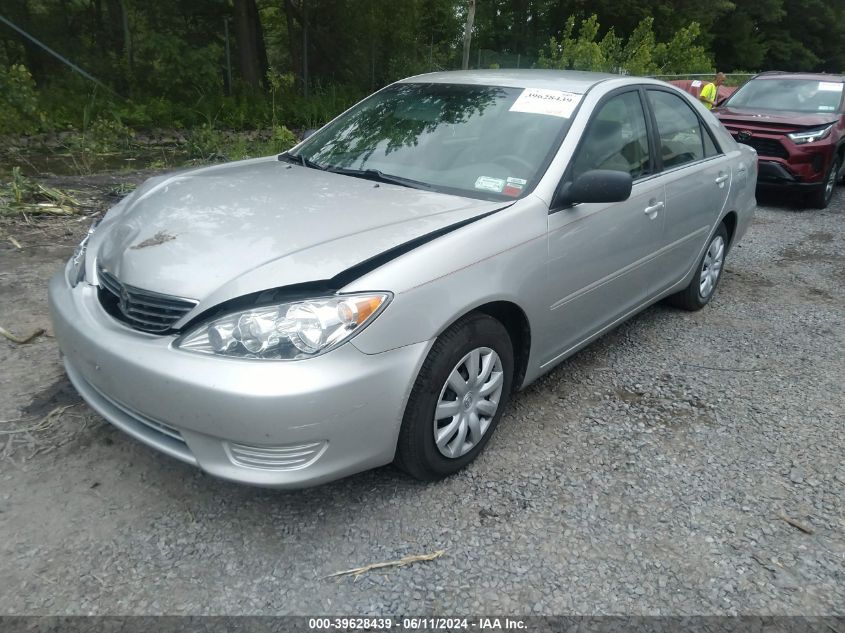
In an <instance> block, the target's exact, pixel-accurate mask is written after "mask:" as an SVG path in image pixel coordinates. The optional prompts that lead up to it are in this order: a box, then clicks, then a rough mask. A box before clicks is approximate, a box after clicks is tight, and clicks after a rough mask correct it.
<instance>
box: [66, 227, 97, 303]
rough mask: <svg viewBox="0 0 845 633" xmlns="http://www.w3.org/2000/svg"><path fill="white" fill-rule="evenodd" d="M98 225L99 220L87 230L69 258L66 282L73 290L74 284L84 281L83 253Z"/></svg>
mask: <svg viewBox="0 0 845 633" xmlns="http://www.w3.org/2000/svg"><path fill="white" fill-rule="evenodd" d="M99 223H100V220H94V222H93V223H92V224H91V226H90V227H89V228H88V232H87V233H86V234H85V237H83V238H82V241H81V242H80V243H79V246H77V247H76V248H75V249H74V251H73V256H72V257H71V258H70V271H69V273H68V281H69V282H70V285H71V287H74V288H75V287H76V284H78V283H79V282H80V281H82V280H83V279H85V251H86V250H87V249H88V240H90V239H91V236H92V235H93V234H94V231H95V230H96V229H97V225H98V224H99Z"/></svg>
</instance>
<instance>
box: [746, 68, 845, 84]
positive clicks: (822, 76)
mask: <svg viewBox="0 0 845 633" xmlns="http://www.w3.org/2000/svg"><path fill="white" fill-rule="evenodd" d="M752 79H754V80H757V79H810V80H814V81H830V82H845V75H829V74H827V73H789V72H785V71H779V70H772V71H769V72H765V73H760V74H759V75H757V76H755V77H752Z"/></svg>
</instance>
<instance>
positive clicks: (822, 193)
mask: <svg viewBox="0 0 845 633" xmlns="http://www.w3.org/2000/svg"><path fill="white" fill-rule="evenodd" d="M841 164H842V163H841V160H840V158H839V157H838V156H835V157H834V158H833V161H832V162H831V163H830V169H828V170H827V174H825V177H824V184H823V185H821V186H820V187H819V188H818V189H816V190H815V191H813V193H811V194H810V204H811V205H812V206H814V207H815V208H816V209H826V208H827V205H829V204H830V201H831V199H832V198H833V191H834V189H836V181H837V180H838V178H837V176H838V175H839V167H840V165H841Z"/></svg>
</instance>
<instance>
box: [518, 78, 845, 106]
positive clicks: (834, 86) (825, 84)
mask: <svg viewBox="0 0 845 633" xmlns="http://www.w3.org/2000/svg"><path fill="white" fill-rule="evenodd" d="M843 85H844V84H841V83H839V82H837V81H820V82H819V90H826V91H827V92H842V86H843ZM511 109H513V108H511Z"/></svg>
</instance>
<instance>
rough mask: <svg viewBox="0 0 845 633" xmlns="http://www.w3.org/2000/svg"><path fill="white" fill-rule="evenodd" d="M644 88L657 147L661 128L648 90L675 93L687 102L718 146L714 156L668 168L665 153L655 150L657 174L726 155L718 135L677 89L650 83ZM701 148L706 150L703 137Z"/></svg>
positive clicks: (699, 123) (715, 145)
mask: <svg viewBox="0 0 845 633" xmlns="http://www.w3.org/2000/svg"><path fill="white" fill-rule="evenodd" d="M642 88H643V93H644V94H643V95H642V98H643V100H644V101H645V104H646V108H647V109H648V113H649V114H648V118H649V119H650V120H651V124H652V129H653V134H654V138H653V139H652V140H653V142H654V143H655V147H661V143H660V130H659V128H658V125H657V117H656V116H655V114H654V108H652V107H651V102H650V101H649V100H648V92H649V91H652V92H665V93H667V94H670V95H673V96H675V97H677V98H678V99H680V100H681V101H683V102H684V103H685V105H686V106H687V107H688V108H689V110H690V112H692V113H693V115H694V116H695V118H696V119H697V120H698V126H699V128H701V130H702V132H703V133H704V134H707V135H708V136H709V137H710V140H711V141H712V142H713V147H715V148H716V154H715V155H713V156H704V157H703V158H699V159H697V160H692V161H690V162H688V163H684V164H682V165H674V166H672V167H669V168H668V169H667V168H664V166H663V154H662V152H655V155H654V159H655V161H656V163H657V169H656V170H655V175H659V174H671V173H672V172H674V171H678V170H679V169H686V168H687V167H689V166H691V165H699V164H701V163H705V162H707V161H709V160H715V159H717V158H720V157H722V156H725V155H726V154H725V151H724V149H723V148H722V146H721V145H720V144H719V141H718V140H717V139H716V137H715V136H714V135H713V132H712V131H711V130H710V126H709V125H708V124H707V122H706V121H705V120H704V119H703V118H702V117H701V115H700V114H699V113H698V112H696V110H695V108H694V107H692V105H690V104H689V103H687V102H686V101H684V97H683V96H682V95H680V94H678V93H677V92H676V91H675V90H673V89H671V88H664V87H663V86H652V85H648V86H642ZM701 150H702V152H703V151H704V140H703V139H702V143H701Z"/></svg>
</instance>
